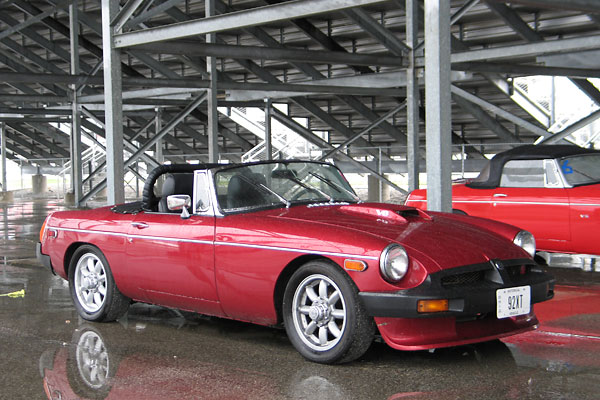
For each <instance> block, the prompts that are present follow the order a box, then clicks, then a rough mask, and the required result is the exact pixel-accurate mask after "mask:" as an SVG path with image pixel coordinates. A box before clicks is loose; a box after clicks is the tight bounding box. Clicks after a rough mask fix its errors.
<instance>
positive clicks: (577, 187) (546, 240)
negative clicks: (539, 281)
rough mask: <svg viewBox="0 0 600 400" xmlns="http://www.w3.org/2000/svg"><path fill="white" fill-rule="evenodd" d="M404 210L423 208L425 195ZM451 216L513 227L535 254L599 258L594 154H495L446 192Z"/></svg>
mask: <svg viewBox="0 0 600 400" xmlns="http://www.w3.org/2000/svg"><path fill="white" fill-rule="evenodd" d="M405 204H406V205H408V206H414V207H419V208H423V209H426V208H427V192H426V190H424V189H419V190H415V191H413V192H411V193H410V194H409V196H408V197H407V199H406V202H405ZM452 208H453V210H454V212H456V213H461V214H467V215H472V216H477V217H484V218H490V219H494V220H497V221H502V222H505V223H508V224H512V225H515V226H519V227H521V228H523V229H525V230H527V231H529V232H531V233H533V235H534V237H535V239H536V245H537V248H538V250H543V251H549V252H559V253H578V254H591V255H599V254H600V241H599V240H598V229H599V228H600V151H598V150H593V149H584V148H581V147H577V146H571V145H537V146H536V145H528V146H521V147H516V148H514V149H511V150H508V151H505V152H502V153H498V154H496V155H495V156H494V157H493V158H492V159H491V160H490V161H489V163H488V165H487V166H486V167H485V168H484V169H483V170H482V171H481V173H480V174H479V177H477V178H476V179H474V180H471V181H469V182H467V183H461V184H455V185H454V186H453V187H452Z"/></svg>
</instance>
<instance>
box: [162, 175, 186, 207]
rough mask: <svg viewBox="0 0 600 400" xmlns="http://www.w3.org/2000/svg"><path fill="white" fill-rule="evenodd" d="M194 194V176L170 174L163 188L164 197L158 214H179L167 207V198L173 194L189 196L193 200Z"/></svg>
mask: <svg viewBox="0 0 600 400" xmlns="http://www.w3.org/2000/svg"><path fill="white" fill-rule="evenodd" d="M193 192H194V174H190V173H177V174H168V175H167V177H166V178H165V182H164V183H163V186H162V195H161V198H160V201H159V202H158V212H162V213H168V212H179V211H171V210H169V208H168V207H167V197H168V196H170V195H173V194H187V195H188V196H190V198H193Z"/></svg>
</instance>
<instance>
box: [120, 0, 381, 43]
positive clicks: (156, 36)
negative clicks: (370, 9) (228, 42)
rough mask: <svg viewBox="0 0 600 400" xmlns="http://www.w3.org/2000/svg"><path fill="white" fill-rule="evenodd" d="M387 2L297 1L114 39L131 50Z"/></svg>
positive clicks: (360, 0) (167, 26)
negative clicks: (158, 43) (135, 47)
mask: <svg viewBox="0 0 600 400" xmlns="http://www.w3.org/2000/svg"><path fill="white" fill-rule="evenodd" d="M384 1H387V0H328V1H322V0H294V1H289V2H286V3H282V4H276V5H272V6H265V7H258V8H252V9H249V10H243V11H239V12H232V13H228V14H223V15H218V16H214V17H212V18H202V19H197V20H192V21H186V22H180V23H176V24H171V25H166V26H161V27H157V28H150V29H143V30H141V31H135V32H130V33H123V34H120V35H117V36H116V37H115V46H116V47H117V48H121V47H129V46H136V45H139V44H144V43H152V42H161V41H165V40H171V39H179V38H183V37H189V36H195V35H205V34H207V33H217V32H223V31H227V30H231V29H242V28H246V27H251V26H256V25H263V24H267V23H274V22H278V21H287V20H289V19H292V18H301V17H308V16H311V15H317V14H322V13H327V12H331V11H339V10H343V9H346V8H352V7H360V6H364V5H369V4H377V3H383V2H384Z"/></svg>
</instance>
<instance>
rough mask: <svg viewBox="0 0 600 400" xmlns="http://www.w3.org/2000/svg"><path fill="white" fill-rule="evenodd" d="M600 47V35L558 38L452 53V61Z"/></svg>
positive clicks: (522, 55) (543, 53)
mask: <svg viewBox="0 0 600 400" xmlns="http://www.w3.org/2000/svg"><path fill="white" fill-rule="evenodd" d="M598 48H600V35H591V36H584V37H578V38H569V39H558V40H551V41H544V42H541V43H540V42H538V43H527V44H516V45H511V46H498V47H494V48H487V49H479V50H469V51H462V52H458V53H452V58H451V59H452V63H458V62H472V61H483V60H497V59H505V58H515V57H527V56H540V55H545V54H556V53H561V52H565V51H583V50H592V49H598Z"/></svg>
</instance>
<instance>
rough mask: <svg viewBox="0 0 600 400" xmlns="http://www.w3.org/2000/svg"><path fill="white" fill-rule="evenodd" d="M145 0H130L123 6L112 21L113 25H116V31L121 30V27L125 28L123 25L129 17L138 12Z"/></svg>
mask: <svg viewBox="0 0 600 400" xmlns="http://www.w3.org/2000/svg"><path fill="white" fill-rule="evenodd" d="M143 2H144V0H129V1H128V2H127V3H125V5H124V6H123V7H121V10H119V13H118V14H117V15H116V16H115V18H114V19H113V20H112V21H111V25H112V26H113V27H114V29H115V32H119V31H121V29H123V25H125V23H126V22H127V20H128V19H129V17H131V16H132V15H133V13H135V12H136V10H137V9H138V7H139V6H141V5H142V3H143Z"/></svg>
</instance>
